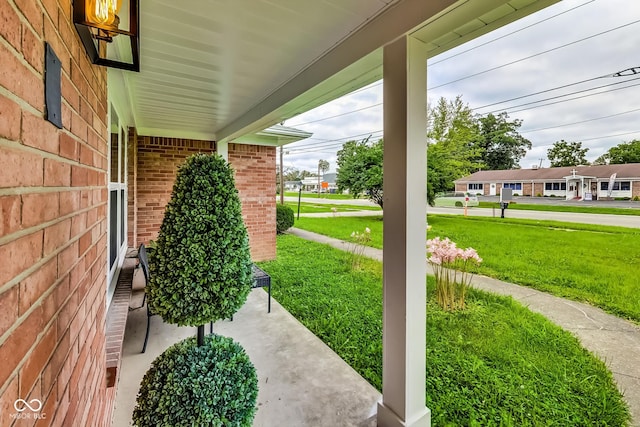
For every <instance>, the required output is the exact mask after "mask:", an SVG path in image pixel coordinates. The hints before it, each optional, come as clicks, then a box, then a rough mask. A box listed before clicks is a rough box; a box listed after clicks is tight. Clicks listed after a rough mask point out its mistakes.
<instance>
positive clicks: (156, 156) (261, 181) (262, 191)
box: [129, 133, 276, 261]
mask: <svg viewBox="0 0 640 427" xmlns="http://www.w3.org/2000/svg"><path fill="white" fill-rule="evenodd" d="M131 135H132V134H131V133H130V136H131ZM134 144H135V145H136V147H135V148H132V146H133V145H134ZM129 146H130V148H131V149H132V150H134V151H135V153H136V154H135V160H132V159H134V156H132V155H131V152H130V154H129V162H130V164H129V207H130V210H129V219H131V218H133V213H132V211H135V213H136V215H137V220H136V223H135V224H132V223H131V222H130V223H129V230H130V231H131V233H132V234H130V235H129V245H131V246H134V245H138V244H140V243H147V242H148V241H149V240H154V239H156V238H157V237H158V231H159V230H160V225H161V223H162V217H163V215H164V209H165V206H166V205H167V203H168V202H169V198H170V197H171V190H172V188H173V183H174V181H175V178H176V172H177V170H178V166H179V165H181V164H182V163H183V162H184V160H185V159H186V158H187V157H188V156H190V155H191V154H194V153H198V152H211V151H215V143H213V142H210V141H195V140H184V139H175V138H157V137H149V136H137V138H130V139H129ZM275 156H276V150H275V148H274V147H261V146H255V145H240V144H230V146H229V163H231V165H232V167H233V169H234V170H235V178H236V186H237V187H238V191H239V193H240V200H241V201H242V214H243V218H244V221H245V224H246V226H247V230H248V232H249V240H250V243H251V255H252V257H253V260H254V261H262V260H266V259H273V258H275V256H276V240H275V234H276V228H275V227H276V216H275V215H276V214H275V194H276V187H275V170H276V157H275ZM133 170H135V171H136V172H135V176H136V179H132V175H133V174H134V172H132V171H133ZM134 182H135V183H136V188H135V189H134V188H133V183H134ZM133 230H136V231H135V234H133V233H134V231H133Z"/></svg>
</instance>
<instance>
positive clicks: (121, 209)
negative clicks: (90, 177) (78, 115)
mask: <svg viewBox="0 0 640 427" xmlns="http://www.w3.org/2000/svg"><path fill="white" fill-rule="evenodd" d="M110 112H111V119H110V120H111V122H110V123H111V126H110V138H109V143H110V144H109V199H108V201H109V205H108V206H109V207H108V210H107V213H108V222H107V224H108V229H107V246H108V250H107V254H108V260H107V261H108V264H107V267H108V272H109V276H108V280H107V285H108V288H107V301H108V302H111V297H112V296H113V292H114V290H115V285H116V282H117V277H118V270H119V268H120V267H121V265H122V261H123V260H124V255H125V253H126V251H127V242H126V236H127V233H126V226H127V216H126V215H127V213H126V212H127V209H126V203H127V194H126V191H127V184H126V179H125V178H126V175H127V174H126V165H127V161H126V153H127V135H126V133H125V131H124V129H123V127H122V125H121V123H120V120H119V118H118V114H117V113H116V111H115V109H114V108H113V107H111V110H110Z"/></svg>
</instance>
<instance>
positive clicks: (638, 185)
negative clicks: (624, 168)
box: [631, 181, 640, 198]
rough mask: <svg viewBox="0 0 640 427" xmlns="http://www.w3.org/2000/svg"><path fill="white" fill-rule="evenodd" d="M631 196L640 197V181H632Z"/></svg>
mask: <svg viewBox="0 0 640 427" xmlns="http://www.w3.org/2000/svg"><path fill="white" fill-rule="evenodd" d="M631 197H632V198H633V197H640V181H631Z"/></svg>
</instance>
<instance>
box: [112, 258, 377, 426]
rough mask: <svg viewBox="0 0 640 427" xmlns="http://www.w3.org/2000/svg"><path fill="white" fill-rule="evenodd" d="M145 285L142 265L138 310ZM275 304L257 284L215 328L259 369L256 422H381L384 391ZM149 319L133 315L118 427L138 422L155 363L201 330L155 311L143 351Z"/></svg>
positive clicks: (140, 313)
mask: <svg viewBox="0 0 640 427" xmlns="http://www.w3.org/2000/svg"><path fill="white" fill-rule="evenodd" d="M142 286H143V280H142V271H141V270H140V269H138V270H136V271H135V275H134V283H133V289H134V290H133V295H132V298H131V304H130V306H131V307H139V306H140V304H141V302H142V297H143V291H142ZM271 304H272V305H271V313H267V293H266V292H265V291H264V290H263V289H253V290H252V291H251V293H250V294H249V298H248V300H247V302H246V304H245V305H244V306H243V307H242V308H241V309H240V310H239V311H238V313H236V315H235V316H234V319H233V321H229V320H225V321H220V322H217V323H215V324H214V332H215V333H217V334H220V335H225V336H229V337H232V338H233V339H234V340H236V341H237V342H239V343H240V344H241V345H242V346H243V347H244V348H245V350H246V351H247V353H248V355H249V357H250V358H251V361H252V362H253V364H254V365H255V367H256V370H257V373H258V386H259V392H258V402H257V405H258V410H257V412H256V417H255V420H254V424H253V425H254V426H265V427H266V426H296V427H302V426H314V427H315V426H327V427H329V426H331V427H335V426H358V427H360V426H362V427H365V426H367V427H368V426H375V425H376V421H375V413H376V403H377V402H378V401H379V400H380V399H381V396H380V393H379V392H378V391H377V390H376V389H375V388H374V387H373V386H371V385H370V384H369V383H368V382H366V381H365V380H364V379H363V378H362V377H361V376H360V375H359V374H358V373H357V372H356V371H354V370H353V369H352V368H351V367H350V366H349V365H347V364H346V363H345V362H344V361H343V360H342V359H340V357H338V355H337V354H335V353H334V352H333V351H332V350H331V349H330V348H329V347H327V346H326V345H325V344H324V343H323V342H322V341H320V339H319V338H317V337H316V336H315V335H313V334H312V333H311V332H310V331H309V330H308V329H307V328H305V327H304V326H303V325H302V324H301V323H300V322H298V321H297V320H296V319H295V318H294V317H293V316H291V315H290V314H289V313H288V312H287V311H286V310H285V309H284V308H282V306H281V305H280V304H278V302H277V301H275V300H273V299H272V300H271ZM146 322H147V312H146V308H140V309H137V310H132V311H131V312H130V313H129V317H128V319H127V327H126V332H125V339H124V347H123V356H122V367H121V370H120V376H119V383H118V386H117V387H118V389H117V394H116V403H115V409H114V416H113V422H112V426H113V427H123V426H129V425H131V415H132V413H133V408H134V406H135V401H136V396H137V393H138V388H139V386H140V382H141V380H142V377H143V376H144V373H145V372H146V371H147V369H149V367H150V366H151V362H152V361H153V360H154V359H155V358H156V357H157V356H158V355H160V353H162V352H163V351H164V350H165V349H166V348H168V347H169V346H170V345H172V344H173V343H175V342H177V341H180V340H182V339H184V338H186V337H189V336H194V335H195V334H196V328H191V327H178V326H175V325H170V324H166V323H164V322H163V321H162V319H161V318H160V317H159V316H153V317H152V318H151V332H150V336H149V344H148V346H147V351H146V353H144V354H142V353H140V351H141V350H142V344H143V342H144V333H145V329H146V324H147V323H146ZM208 331H209V327H208V326H207V332H208Z"/></svg>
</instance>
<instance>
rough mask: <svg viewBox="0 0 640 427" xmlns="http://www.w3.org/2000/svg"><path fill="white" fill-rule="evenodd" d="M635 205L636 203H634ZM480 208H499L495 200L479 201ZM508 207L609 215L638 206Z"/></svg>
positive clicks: (638, 212)
mask: <svg viewBox="0 0 640 427" xmlns="http://www.w3.org/2000/svg"><path fill="white" fill-rule="evenodd" d="M636 205H637V203H636ZM478 207H480V208H496V209H500V204H499V203H497V202H480V206H478ZM509 209H516V210H524V211H546V212H575V213H591V214H609V215H639V216H640V209H638V207H629V208H607V207H600V206H558V205H538V204H526V203H520V202H518V203H511V204H510V205H509Z"/></svg>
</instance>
